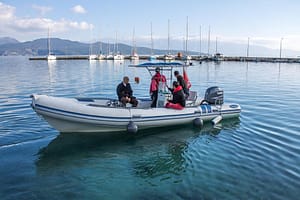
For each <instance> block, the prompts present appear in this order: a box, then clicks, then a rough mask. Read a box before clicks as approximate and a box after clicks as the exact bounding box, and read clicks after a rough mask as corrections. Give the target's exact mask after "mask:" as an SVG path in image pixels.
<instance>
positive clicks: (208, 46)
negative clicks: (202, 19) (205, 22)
mask: <svg viewBox="0 0 300 200" xmlns="http://www.w3.org/2000/svg"><path fill="white" fill-rule="evenodd" d="M209 48H210V26H209V27H208V41H207V55H208V56H209Z"/></svg>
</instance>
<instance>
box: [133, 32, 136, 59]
mask: <svg viewBox="0 0 300 200" xmlns="http://www.w3.org/2000/svg"><path fill="white" fill-rule="evenodd" d="M134 37H135V27H133V33H132V55H134V54H135V52H136V50H135V40H134Z"/></svg>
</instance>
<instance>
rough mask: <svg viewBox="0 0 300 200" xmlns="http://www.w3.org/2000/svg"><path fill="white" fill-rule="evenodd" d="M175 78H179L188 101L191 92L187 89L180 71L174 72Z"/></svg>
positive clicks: (178, 80)
mask: <svg viewBox="0 0 300 200" xmlns="http://www.w3.org/2000/svg"><path fill="white" fill-rule="evenodd" d="M174 76H175V77H176V78H177V82H178V83H179V85H181V87H182V89H183V92H184V94H185V98H186V99H187V98H188V96H189V94H190V92H189V89H188V88H187V85H186V82H185V80H184V78H183V77H182V76H181V75H180V74H179V71H174Z"/></svg>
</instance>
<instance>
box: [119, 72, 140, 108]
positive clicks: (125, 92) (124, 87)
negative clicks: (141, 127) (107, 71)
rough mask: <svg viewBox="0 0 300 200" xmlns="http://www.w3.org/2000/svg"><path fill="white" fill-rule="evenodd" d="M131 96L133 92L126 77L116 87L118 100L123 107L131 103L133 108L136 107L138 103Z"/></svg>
mask: <svg viewBox="0 0 300 200" xmlns="http://www.w3.org/2000/svg"><path fill="white" fill-rule="evenodd" d="M132 94H133V91H132V89H131V86H130V83H129V78H128V76H124V77H123V81H122V82H121V83H120V84H119V85H118V86H117V95H118V99H119V101H120V102H121V103H122V104H123V105H124V106H125V105H126V103H131V104H132V106H133V107H136V106H137V104H138V101H137V100H136V98H135V97H134V96H132Z"/></svg>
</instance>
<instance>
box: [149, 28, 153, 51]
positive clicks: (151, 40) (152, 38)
mask: <svg viewBox="0 0 300 200" xmlns="http://www.w3.org/2000/svg"><path fill="white" fill-rule="evenodd" d="M150 28H151V55H153V37H152V22H151V23H150Z"/></svg>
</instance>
